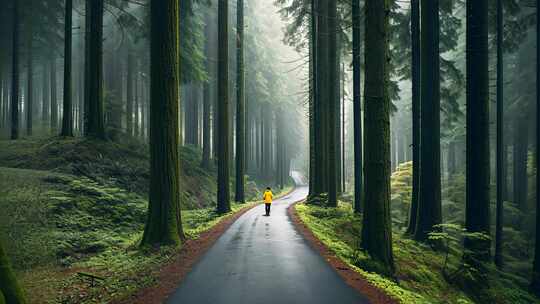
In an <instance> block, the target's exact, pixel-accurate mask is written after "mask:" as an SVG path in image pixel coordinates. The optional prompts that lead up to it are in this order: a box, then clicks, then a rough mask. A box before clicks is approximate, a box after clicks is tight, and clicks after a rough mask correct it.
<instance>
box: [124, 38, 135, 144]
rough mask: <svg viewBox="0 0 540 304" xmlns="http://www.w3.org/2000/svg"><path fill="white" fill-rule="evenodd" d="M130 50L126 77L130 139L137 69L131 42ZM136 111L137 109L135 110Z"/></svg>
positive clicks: (127, 128) (127, 125) (128, 51)
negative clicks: (135, 69)
mask: <svg viewBox="0 0 540 304" xmlns="http://www.w3.org/2000/svg"><path fill="white" fill-rule="evenodd" d="M128 43H130V45H129V47H128V50H127V53H128V55H127V75H126V80H127V84H126V91H127V92H126V132H127V134H128V136H129V137H131V136H133V129H134V127H133V124H134V123H133V112H134V109H133V105H134V97H133V93H134V91H133V87H134V86H133V81H134V74H135V72H134V67H135V58H134V56H133V50H132V49H131V42H128ZM135 111H136V108H135Z"/></svg>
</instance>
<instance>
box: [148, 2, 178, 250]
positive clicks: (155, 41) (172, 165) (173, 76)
mask: <svg viewBox="0 0 540 304" xmlns="http://www.w3.org/2000/svg"><path fill="white" fill-rule="evenodd" d="M178 9H179V8H178V1H177V0H160V1H156V0H153V1H151V6H150V15H151V32H150V33H151V34H150V37H151V41H150V81H151V84H150V93H151V101H150V102H151V106H150V194H149V200H150V202H149V207H148V219H147V223H146V227H145V229H144V235H143V239H142V244H143V245H155V244H172V245H179V244H180V243H181V240H182V239H183V237H184V234H183V230H182V220H181V210H180V189H179V184H180V163H179V151H178V139H179V133H178V97H179V91H178V90H179V84H180V82H179V76H180V74H179V58H178V54H179V52H178V20H179V18H178V17H179V16H178Z"/></svg>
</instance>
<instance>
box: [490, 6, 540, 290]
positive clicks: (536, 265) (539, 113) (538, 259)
mask: <svg viewBox="0 0 540 304" xmlns="http://www.w3.org/2000/svg"><path fill="white" fill-rule="evenodd" d="M499 1H500V0H499ZM536 16H537V20H536V45H537V47H536V117H537V119H536V143H537V144H536V151H535V154H536V155H535V156H536V157H535V158H536V172H539V171H538V163H539V161H540V149H539V147H538V145H539V143H540V119H538V118H539V117H540V83H539V81H540V21H539V20H538V17H539V16H540V1H539V0H537V1H536ZM536 189H540V175H539V174H538V173H537V174H536ZM530 289H531V291H532V292H533V293H534V294H535V295H536V296H540V196H539V195H538V190H537V193H536V237H535V245H534V261H533V269H532V279H531V284H530Z"/></svg>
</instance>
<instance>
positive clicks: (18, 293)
mask: <svg viewBox="0 0 540 304" xmlns="http://www.w3.org/2000/svg"><path fill="white" fill-rule="evenodd" d="M2 295H3V297H2ZM2 298H3V299H4V300H5V303H6V304H23V303H26V299H25V297H24V293H23V291H22V289H21V287H20V286H19V284H18V282H17V279H16V278H15V274H14V273H13V270H12V269H11V265H10V264H9V261H8V257H7V255H6V253H5V252H4V247H3V246H2V243H0V303H1V302H2Z"/></svg>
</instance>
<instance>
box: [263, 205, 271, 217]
mask: <svg viewBox="0 0 540 304" xmlns="http://www.w3.org/2000/svg"><path fill="white" fill-rule="evenodd" d="M270 206H272V204H266V203H265V204H264V210H266V215H267V216H269V215H270Z"/></svg>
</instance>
